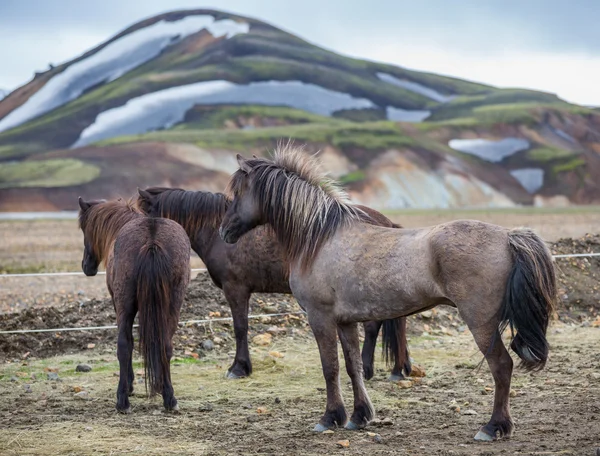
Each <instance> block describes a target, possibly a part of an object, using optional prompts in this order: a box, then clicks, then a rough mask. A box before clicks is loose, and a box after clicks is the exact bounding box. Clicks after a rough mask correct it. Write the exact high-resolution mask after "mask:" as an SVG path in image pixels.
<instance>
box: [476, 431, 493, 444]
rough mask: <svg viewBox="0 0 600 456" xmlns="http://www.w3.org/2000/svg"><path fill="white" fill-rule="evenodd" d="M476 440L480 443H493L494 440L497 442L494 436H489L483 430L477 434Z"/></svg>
mask: <svg viewBox="0 0 600 456" xmlns="http://www.w3.org/2000/svg"><path fill="white" fill-rule="evenodd" d="M475 440H477V441H479V442H493V441H494V440H496V437H493V436H491V435H489V434H488V433H487V432H484V431H483V430H481V431H479V432H478V433H477V435H475Z"/></svg>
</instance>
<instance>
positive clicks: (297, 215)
mask: <svg viewBox="0 0 600 456" xmlns="http://www.w3.org/2000/svg"><path fill="white" fill-rule="evenodd" d="M246 164H247V165H248V167H249V168H250V169H251V171H250V172H249V174H248V173H246V172H244V171H243V170H241V169H239V170H237V171H236V172H235V173H234V174H233V176H232V178H231V180H230V182H229V186H228V188H227V195H229V196H230V197H231V196H234V195H238V194H240V192H242V191H243V188H244V186H245V185H244V184H245V182H246V180H247V179H250V188H251V191H252V192H253V196H254V198H256V200H257V201H258V204H259V205H260V206H261V208H262V212H263V214H264V215H265V216H266V218H267V220H268V223H269V224H270V225H271V227H272V228H273V230H274V231H275V233H276V235H277V239H278V241H279V242H280V243H281V244H282V245H283V246H284V248H285V251H286V253H287V255H288V259H289V260H290V262H295V261H297V260H300V261H301V263H300V265H301V268H302V269H304V270H306V269H307V268H308V267H309V266H310V265H311V263H312V261H313V259H314V258H315V256H316V255H317V253H318V252H319V250H320V248H321V247H322V245H323V243H324V242H325V241H327V240H328V239H329V238H330V237H331V236H332V235H333V234H334V233H335V232H336V231H337V230H338V229H339V228H341V227H343V226H346V225H348V224H350V223H355V222H366V223H371V224H377V222H375V221H374V220H373V219H372V218H371V217H370V216H369V215H367V214H366V213H365V212H364V211H362V210H361V209H360V208H358V207H356V206H354V205H353V204H351V203H350V201H349V199H348V196H347V194H346V192H345V191H344V190H342V189H341V188H340V187H339V186H338V184H337V183H336V182H335V181H334V180H332V179H331V178H330V177H329V176H327V175H326V173H325V172H324V171H323V170H322V169H321V167H320V164H319V162H318V161H317V159H316V157H315V156H311V155H308V154H306V153H305V152H304V151H303V149H302V148H298V147H293V146H290V145H287V146H284V147H279V148H277V149H276V150H275V152H274V153H273V159H272V160H269V159H267V158H256V157H255V158H253V159H250V160H247V161H246Z"/></svg>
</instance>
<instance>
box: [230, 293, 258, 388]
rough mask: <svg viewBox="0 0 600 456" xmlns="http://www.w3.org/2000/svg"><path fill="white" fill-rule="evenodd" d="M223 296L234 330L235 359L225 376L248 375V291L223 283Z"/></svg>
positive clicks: (250, 363)
mask: <svg viewBox="0 0 600 456" xmlns="http://www.w3.org/2000/svg"><path fill="white" fill-rule="evenodd" d="M223 292H224V293H225V298H226V299H227V302H228V303H229V307H230V308H231V316H232V317H233V330H234V332H235V359H234V360H233V364H232V365H231V367H230V368H229V369H228V371H227V378H243V377H248V376H249V375H250V374H251V373H252V362H251V361H250V351H249V350H248V301H249V300H250V292H249V291H248V290H246V289H245V288H243V287H236V286H235V285H234V286H231V285H228V284H227V285H225V286H224V287H223Z"/></svg>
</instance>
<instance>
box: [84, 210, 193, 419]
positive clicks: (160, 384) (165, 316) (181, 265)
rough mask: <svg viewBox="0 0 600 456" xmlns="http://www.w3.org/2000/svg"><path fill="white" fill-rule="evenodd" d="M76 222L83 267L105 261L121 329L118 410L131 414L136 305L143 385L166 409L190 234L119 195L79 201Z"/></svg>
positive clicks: (89, 270) (173, 404)
mask: <svg viewBox="0 0 600 456" xmlns="http://www.w3.org/2000/svg"><path fill="white" fill-rule="evenodd" d="M79 207H80V210H79V227H80V228H81V230H82V231H83V236H84V241H83V242H84V252H83V261H82V263H81V267H82V269H83V272H84V273H85V275H88V276H94V275H96V273H97V272H98V265H99V264H100V262H104V263H105V265H106V284H107V286H108V291H109V292H110V295H111V297H112V301H113V305H114V307H115V312H116V314H117V325H118V328H119V336H118V342H117V357H118V359H119V367H120V375H119V386H118V388H117V410H118V411H119V412H122V413H130V412H131V406H130V403H129V395H131V394H132V393H133V380H134V376H133V365H132V354H133V331H132V328H133V320H134V318H135V315H136V314H137V313H138V311H139V331H140V341H139V345H140V352H141V354H142V357H143V359H144V368H145V371H146V387H147V386H148V384H149V385H150V394H151V395H155V394H157V393H158V394H162V397H163V403H164V406H165V409H167V410H173V411H175V410H178V406H177V399H175V396H174V392H173V386H172V384H171V369H170V360H171V356H172V354H173V344H172V338H173V334H174V333H175V330H176V329H177V324H178V322H179V312H180V309H181V305H182V304H183V298H184V295H185V291H186V288H187V285H188V283H189V280H190V241H189V240H188V238H187V235H186V234H185V231H183V229H182V228H181V226H180V225H178V224H177V223H175V222H173V221H171V220H166V219H160V218H152V217H146V216H145V215H143V214H141V213H139V212H137V210H136V209H135V206H134V205H133V204H131V203H129V202H125V201H122V200H117V201H109V202H106V201H89V202H86V201H83V200H82V199H81V198H79Z"/></svg>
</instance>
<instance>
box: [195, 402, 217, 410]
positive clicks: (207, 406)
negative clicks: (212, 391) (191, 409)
mask: <svg viewBox="0 0 600 456" xmlns="http://www.w3.org/2000/svg"><path fill="white" fill-rule="evenodd" d="M198 410H200V411H201V412H212V411H213V410H214V406H213V405H212V404H211V403H210V402H207V403H206V404H204V405H201V406H200V408H199V409H198Z"/></svg>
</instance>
